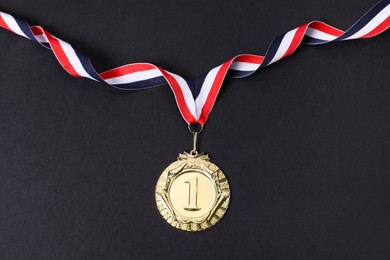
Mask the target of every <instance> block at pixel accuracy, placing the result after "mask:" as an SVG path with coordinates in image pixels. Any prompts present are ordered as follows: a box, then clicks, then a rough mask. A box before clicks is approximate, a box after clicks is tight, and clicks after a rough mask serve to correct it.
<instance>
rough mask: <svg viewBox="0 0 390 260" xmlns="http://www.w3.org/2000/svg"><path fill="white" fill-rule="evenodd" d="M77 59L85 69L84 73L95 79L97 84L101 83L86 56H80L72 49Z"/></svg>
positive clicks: (78, 52) (79, 53) (80, 54)
mask: <svg viewBox="0 0 390 260" xmlns="http://www.w3.org/2000/svg"><path fill="white" fill-rule="evenodd" d="M74 51H75V53H76V55H77V57H78V58H79V60H80V62H81V65H82V66H83V68H84V69H85V71H86V72H87V73H88V74H89V75H90V76H91V77H92V78H94V79H96V80H97V81H99V82H103V80H102V79H101V78H100V76H99V74H98V73H97V72H96V70H95V69H94V68H93V67H92V64H91V61H90V60H89V58H88V57H87V56H85V55H84V54H82V53H81V52H80V51H78V50H76V49H74Z"/></svg>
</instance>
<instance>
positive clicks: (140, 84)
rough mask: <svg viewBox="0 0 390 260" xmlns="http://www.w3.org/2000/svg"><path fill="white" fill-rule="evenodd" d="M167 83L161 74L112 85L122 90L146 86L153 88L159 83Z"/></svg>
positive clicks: (144, 87)
mask: <svg viewBox="0 0 390 260" xmlns="http://www.w3.org/2000/svg"><path fill="white" fill-rule="evenodd" d="M165 84H168V83H167V81H166V80H165V78H164V77H163V76H159V77H156V78H152V79H146V80H141V81H136V82H133V83H126V84H115V85H114V87H116V88H119V89H123V90H140V89H146V88H153V87H157V86H161V85H165Z"/></svg>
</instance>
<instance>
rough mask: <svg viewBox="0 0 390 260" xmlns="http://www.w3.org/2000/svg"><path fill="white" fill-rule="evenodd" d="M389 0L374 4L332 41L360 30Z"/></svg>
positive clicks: (339, 39) (342, 38)
mask: <svg viewBox="0 0 390 260" xmlns="http://www.w3.org/2000/svg"><path fill="white" fill-rule="evenodd" d="M389 3H390V0H387V1H381V2H379V3H378V4H377V5H376V6H374V7H373V8H372V9H371V10H370V11H368V12H367V13H366V14H365V15H364V16H363V17H362V18H360V20H359V21H357V22H356V23H355V24H354V25H353V26H352V27H351V28H349V29H348V31H346V32H345V33H344V34H343V35H342V36H340V37H339V38H337V39H335V40H334V41H341V40H344V39H346V38H348V37H350V36H352V35H354V34H355V33H357V32H358V31H360V30H361V29H362V28H363V27H364V26H366V25H367V24H368V23H369V22H370V21H371V20H372V19H373V18H374V17H375V16H376V15H377V14H378V13H380V12H381V11H382V10H383V9H384V8H385V7H386V6H387V5H388V4H389Z"/></svg>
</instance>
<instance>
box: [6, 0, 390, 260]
mask: <svg viewBox="0 0 390 260" xmlns="http://www.w3.org/2000/svg"><path fill="white" fill-rule="evenodd" d="M375 3H376V1H375V0H364V1H362V0H359V1H354V0H348V1H339V0H329V1H318V0H315V1H314V0H313V1H308V0H295V1H288V0H283V1H271V0H266V1H249V0H241V1H210V0H207V1H206V0H201V1H199V0H198V1H191V2H187V1H182V2H180V1H150V0H147V1H144V0H143V1H124V0H122V1H120V0H111V1H103V0H102V1H80V0H77V1H76V0H68V1H52V0H39V1H38V0H36V1H27V0H8V1H6V0H2V1H1V3H0V10H2V11H4V12H9V13H11V14H13V15H17V16H19V17H23V18H25V19H26V20H28V21H29V22H30V24H31V25H35V24H39V25H42V26H43V27H44V28H46V29H47V30H49V31H50V32H51V33H53V34H54V35H56V36H58V37H60V38H62V39H64V40H66V41H68V42H70V43H72V44H73V45H74V46H76V47H77V48H78V49H80V50H81V51H82V52H84V53H85V54H87V55H88V56H89V57H90V58H91V60H92V62H93V64H94V66H95V67H96V68H97V70H98V71H99V72H101V71H104V70H106V69H110V68H112V67H115V66H120V65H123V64H126V63H131V62H142V61H148V62H152V63H155V64H157V65H160V66H162V67H164V68H166V69H168V70H169V71H173V72H175V73H178V74H180V75H182V76H187V77H190V78H195V77H196V76H197V75H199V74H201V73H203V72H205V71H206V70H208V69H210V68H212V67H214V66H217V65H219V64H221V63H222V62H224V61H226V60H227V59H229V58H231V57H232V56H234V55H236V54H239V53H257V54H264V53H265V51H266V49H267V47H268V45H269V43H270V42H271V40H272V39H273V38H274V37H276V36H277V35H279V34H281V33H284V32H286V31H288V30H290V29H292V28H294V27H297V26H299V25H301V24H303V23H306V22H308V21H311V20H313V19H318V20H322V21H325V22H328V23H330V24H332V25H334V26H336V27H338V28H340V29H347V28H348V27H349V26H350V25H352V24H353V23H354V22H355V21H356V20H357V19H358V18H359V17H360V16H361V15H362V14H364V13H365V12H366V11H367V10H368V9H369V8H371V6H373V5H374V4H375ZM389 40H390V34H389V33H388V32H385V33H384V34H382V35H380V36H378V37H375V38H373V39H369V40H358V41H348V42H342V43H333V44H328V45H323V46H314V47H313V46H301V47H300V48H299V49H298V51H297V52H296V53H295V54H294V55H292V56H291V57H289V58H288V59H285V60H283V61H281V62H278V63H276V64H274V65H272V66H270V67H268V68H266V69H264V70H262V71H259V72H257V73H255V74H254V75H253V76H251V77H248V78H245V79H241V80H234V79H229V80H227V81H226V82H225V84H224V86H223V90H222V92H221V94H220V96H219V99H218V100H217V103H216V106H215V108H214V110H213V112H212V113H211V116H210V118H209V121H208V123H207V124H206V127H205V130H204V132H203V133H202V135H201V140H200V149H201V150H202V151H206V152H208V153H210V154H211V157H212V159H213V161H214V162H215V163H216V164H217V165H219V166H220V167H221V168H222V169H223V171H224V172H225V174H226V175H227V177H228V178H229V181H230V184H231V188H232V202H231V205H230V209H229V210H228V213H227V214H226V215H225V217H224V218H223V220H222V221H221V222H220V223H218V224H217V225H216V226H215V227H214V228H212V229H210V230H207V231H204V232H198V233H187V232H183V231H179V230H176V229H174V228H172V227H170V226H169V225H168V224H166V223H165V222H164V220H163V219H162V218H161V216H160V215H159V214H158V212H157V210H156V208H155V201H154V188H155V183H156V181H157V179H158V177H159V175H160V173H161V172H162V171H163V170H164V169H165V167H166V166H167V165H168V164H169V163H171V162H172V161H173V160H175V158H176V156H177V154H178V153H179V152H182V151H183V150H189V149H190V148H191V142H192V140H191V135H190V133H189V132H188V131H187V126H186V124H185V123H184V121H183V120H182V118H181V116H180V114H179V112H178V110H177V107H176V104H175V101H174V98H173V95H172V92H171V91H170V89H169V87H168V86H165V87H161V88H157V89H151V90H145V91H136V92H126V91H119V90H115V89H113V88H111V87H109V86H105V85H103V84H98V83H95V82H93V81H91V80H87V79H76V78H73V77H71V76H69V75H68V74H67V73H66V72H65V71H63V69H62V68H61V67H60V66H59V64H58V63H57V61H56V59H55V57H54V56H53V55H52V54H51V52H50V51H48V50H45V49H44V48H42V47H40V46H39V45H37V44H34V43H33V42H30V41H27V40H24V39H23V38H21V37H17V36H14V35H12V34H10V33H8V32H6V31H5V30H0V71H1V73H0V161H1V162H0V259H219V258H221V259H222V258H223V259H389V257H390V253H389V250H390V249H388V246H389V244H390V207H389V205H390V189H389V187H390V186H389V185H390V88H389V82H390V75H389V68H390V59H389V57H390V49H389Z"/></svg>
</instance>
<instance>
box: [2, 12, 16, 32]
mask: <svg viewBox="0 0 390 260" xmlns="http://www.w3.org/2000/svg"><path fill="white" fill-rule="evenodd" d="M0 27H3V28H4V29H6V30H8V31H10V32H13V33H15V32H14V31H13V30H12V29H11V28H9V27H8V25H7V24H6V22H5V21H4V19H3V17H1V15H0Z"/></svg>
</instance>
